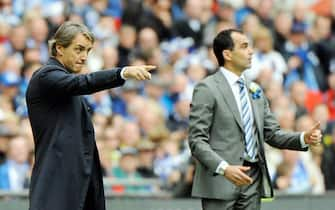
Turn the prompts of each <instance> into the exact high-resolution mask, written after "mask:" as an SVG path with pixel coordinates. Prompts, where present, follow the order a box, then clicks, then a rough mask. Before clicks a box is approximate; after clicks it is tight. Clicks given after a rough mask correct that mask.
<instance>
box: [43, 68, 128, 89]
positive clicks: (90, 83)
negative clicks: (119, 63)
mask: <svg viewBox="0 0 335 210" xmlns="http://www.w3.org/2000/svg"><path fill="white" fill-rule="evenodd" d="M120 72H121V68H115V69H112V70H101V71H97V72H93V73H90V74H78V75H77V74H71V73H69V72H67V71H65V70H63V69H61V68H59V67H58V68H57V66H56V67H55V68H50V67H49V68H46V69H44V70H42V71H41V72H40V75H39V78H38V83H39V85H40V87H41V90H42V91H43V93H45V94H50V93H53V94H59V95H63V94H65V95H86V94H91V93H94V92H97V91H100V90H104V89H108V88H113V87H118V86H121V85H123V84H124V82H125V80H123V79H122V78H121V75H120Z"/></svg>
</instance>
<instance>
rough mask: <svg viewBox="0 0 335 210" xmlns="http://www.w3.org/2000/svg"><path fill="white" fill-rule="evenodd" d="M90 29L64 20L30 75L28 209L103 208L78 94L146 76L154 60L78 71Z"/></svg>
mask: <svg viewBox="0 0 335 210" xmlns="http://www.w3.org/2000/svg"><path fill="white" fill-rule="evenodd" d="M93 43H94V36H93V34H92V33H91V32H90V31H89V30H88V29H87V28H86V27H85V26H84V25H81V24H78V23H72V22H66V23H64V24H63V25H62V26H60V27H59V29H58V30H57V32H56V33H55V35H54V38H53V39H52V40H51V41H50V49H51V58H50V59H49V61H48V62H47V64H46V65H44V66H43V67H41V68H40V69H39V70H38V71H36V72H35V73H34V75H33V76H32V78H31V80H30V83H29V87H28V90H27V94H26V100H27V105H28V113H29V119H30V123H31V127H32V131H33V135H34V142H35V164H34V168H33V172H32V177H31V184H30V207H29V209H30V210H60V209H62V210H74V209H78V210H105V198H104V191H103V182H102V174H101V169H100V161H99V157H98V151H97V147H96V143H95V139H94V129H93V125H92V122H91V111H90V109H89V107H88V106H87V104H86V103H85V101H84V99H83V97H82V96H81V95H85V94H91V93H94V92H97V91H100V90H104V89H108V88H113V87H118V86H121V85H123V84H124V82H125V80H124V79H128V78H133V79H137V80H147V79H150V78H151V74H150V73H149V71H150V70H152V69H154V68H155V67H154V66H129V67H124V68H122V69H121V68H115V69H112V70H102V71H98V72H94V73H90V74H78V75H76V74H77V73H79V72H80V71H81V70H82V69H83V67H84V65H85V62H86V59H87V56H88V53H89V51H90V50H91V49H92V47H93Z"/></svg>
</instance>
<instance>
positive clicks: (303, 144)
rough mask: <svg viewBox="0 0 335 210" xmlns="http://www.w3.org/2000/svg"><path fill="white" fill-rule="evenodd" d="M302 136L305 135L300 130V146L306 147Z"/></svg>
mask: <svg viewBox="0 0 335 210" xmlns="http://www.w3.org/2000/svg"><path fill="white" fill-rule="evenodd" d="M304 136H305V132H302V133H301V134H300V144H301V147H302V148H306V147H308V144H306V143H305V139H304Z"/></svg>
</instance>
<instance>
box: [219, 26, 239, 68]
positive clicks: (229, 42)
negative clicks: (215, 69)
mask: <svg viewBox="0 0 335 210" xmlns="http://www.w3.org/2000/svg"><path fill="white" fill-rule="evenodd" d="M233 32H237V33H241V34H243V31H241V30H238V29H227V30H223V31H221V32H220V33H218V34H217V35H216V37H215V38H214V41H213V51H214V54H215V57H216V59H217V61H218V63H219V66H223V65H224V63H225V61H224V57H223V55H222V52H223V50H227V49H228V50H232V49H234V40H233V38H232V37H231V34H232V33H233Z"/></svg>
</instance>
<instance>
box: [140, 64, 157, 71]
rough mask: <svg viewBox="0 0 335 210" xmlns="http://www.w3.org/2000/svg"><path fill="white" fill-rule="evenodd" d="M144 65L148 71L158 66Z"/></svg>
mask: <svg viewBox="0 0 335 210" xmlns="http://www.w3.org/2000/svg"><path fill="white" fill-rule="evenodd" d="M143 67H144V69H145V70H146V71H152V70H154V69H156V68H157V67H156V66H153V65H145V66H143Z"/></svg>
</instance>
